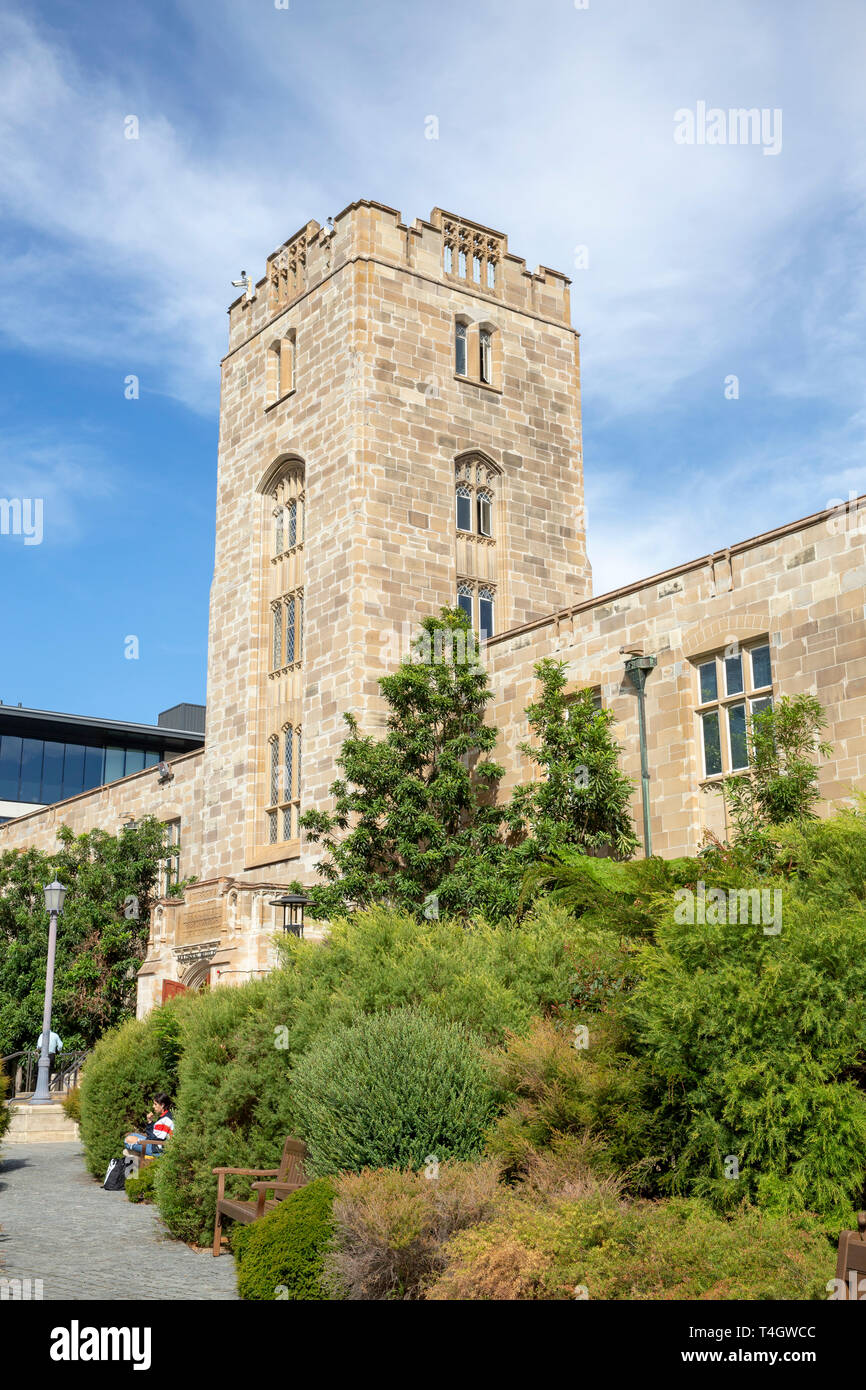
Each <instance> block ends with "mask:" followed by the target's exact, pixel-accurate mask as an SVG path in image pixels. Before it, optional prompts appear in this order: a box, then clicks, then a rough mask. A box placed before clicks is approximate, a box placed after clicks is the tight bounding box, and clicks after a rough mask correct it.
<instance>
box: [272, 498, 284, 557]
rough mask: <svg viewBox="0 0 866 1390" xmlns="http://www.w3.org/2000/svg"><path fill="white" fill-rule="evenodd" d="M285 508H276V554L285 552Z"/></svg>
mask: <svg viewBox="0 0 866 1390" xmlns="http://www.w3.org/2000/svg"><path fill="white" fill-rule="evenodd" d="M283 545H284V542H283V508H282V507H275V508H274V554H275V555H282V553H283Z"/></svg>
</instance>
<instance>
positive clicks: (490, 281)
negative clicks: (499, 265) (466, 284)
mask: <svg viewBox="0 0 866 1390" xmlns="http://www.w3.org/2000/svg"><path fill="white" fill-rule="evenodd" d="M487 288H488V289H489V290H493V289H495V288H496V266H495V264H494V262H493V261H488V262H487Z"/></svg>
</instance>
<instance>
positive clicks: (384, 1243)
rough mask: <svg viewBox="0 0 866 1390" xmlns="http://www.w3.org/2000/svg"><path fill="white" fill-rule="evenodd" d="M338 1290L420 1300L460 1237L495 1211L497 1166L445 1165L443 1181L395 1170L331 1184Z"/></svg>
mask: <svg viewBox="0 0 866 1390" xmlns="http://www.w3.org/2000/svg"><path fill="white" fill-rule="evenodd" d="M334 1186H335V1188H336V1192H337V1198H336V1201H335V1202H334V1225H335V1239H334V1249H333V1252H332V1254H331V1255H330V1256H329V1258H328V1261H327V1267H328V1271H329V1273H330V1277H331V1280H332V1284H333V1287H334V1288H335V1289H336V1290H338V1291H339V1292H340V1293H341V1294H342V1296H344V1297H346V1298H349V1299H353V1300H358V1299H397V1298H420V1297H421V1295H422V1290H423V1287H424V1285H425V1284H426V1282H427V1281H428V1280H429V1279H430V1278H431V1277H432V1276H433V1275H435V1274H437V1273H439V1272H440V1271H441V1269H442V1268H443V1266H444V1259H443V1257H442V1250H443V1247H444V1244H445V1242H446V1240H448V1238H449V1237H450V1236H452V1235H453V1234H454V1233H455V1232H456V1231H461V1230H463V1229H464V1228H465V1227H467V1226H472V1225H476V1224H477V1223H478V1222H480V1221H483V1220H485V1219H486V1218H487V1217H489V1216H490V1215H491V1213H492V1212H493V1211H494V1209H495V1205H496V1201H497V1197H498V1193H499V1188H498V1184H497V1166H496V1164H495V1163H492V1162H490V1161H487V1162H482V1163H442V1164H440V1166H439V1171H438V1177H436V1178H428V1177H427V1176H426V1175H425V1174H424V1173H414V1172H411V1171H407V1172H400V1171H398V1170H396V1169H383V1170H379V1171H377V1172H371V1171H369V1170H367V1171H365V1172H363V1173H359V1174H355V1173H344V1174H342V1175H341V1176H340V1177H339V1178H336V1179H335V1180H334Z"/></svg>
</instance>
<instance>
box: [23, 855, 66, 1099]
mask: <svg viewBox="0 0 866 1390" xmlns="http://www.w3.org/2000/svg"><path fill="white" fill-rule="evenodd" d="M42 891H43V893H44V895H45V911H46V912H47V913H48V922H49V926H48V961H47V963H46V966H45V1007H44V1008H43V1010H42V1047H41V1048H40V1050H39V1072H38V1075H37V1078H36V1090H35V1091H34V1092H33V1096H32V1099H31V1101H30V1104H31V1105H50V1104H51V1096H50V1094H49V1081H50V1079H51V1053H50V1044H51V1003H52V999H53V996H54V959H55V956H56V955H57V918H58V917H59V915H60V913H61V912H62V911H63V902H64V899H65V898H66V889H65V888H64V886H63V884H62V883H61V882H60V881H59V880H58V879H55V880H54V882H53V883H48V884H46V885H45V888H44V889H43V890H42Z"/></svg>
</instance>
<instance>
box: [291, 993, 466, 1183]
mask: <svg viewBox="0 0 866 1390" xmlns="http://www.w3.org/2000/svg"><path fill="white" fill-rule="evenodd" d="M292 1090H293V1108H294V1113H295V1116H296V1122H297V1127H298V1130H299V1132H300V1134H301V1135H302V1136H303V1138H304V1139H305V1140H306V1143H307V1145H308V1148H309V1158H308V1163H307V1166H308V1169H309V1171H310V1172H311V1173H313V1174H317V1175H322V1174H327V1173H338V1172H342V1171H344V1170H346V1169H349V1170H351V1171H353V1172H360V1170H361V1169H362V1168H402V1167H419V1166H420V1165H422V1164H424V1163H426V1162H427V1160H428V1156H430V1155H435V1157H436V1159H438V1161H439V1162H442V1160H444V1159H446V1158H462V1159H468V1158H474V1157H475V1155H476V1154H477V1153H479V1152H480V1150H481V1148H482V1145H483V1140H484V1131H485V1129H486V1127H487V1125H488V1124H489V1122H490V1119H491V1116H492V1110H493V1106H492V1098H491V1092H490V1087H489V1085H488V1082H487V1078H486V1076H485V1070H484V1066H483V1063H482V1061H481V1056H480V1050H479V1045H478V1042H477V1040H476V1039H474V1038H473V1037H472V1036H471V1035H469V1034H467V1032H466V1031H465V1029H463V1028H462V1027H461V1026H460V1025H459V1024H457V1023H447V1022H444V1021H441V1020H439V1019H437V1018H435V1017H434V1016H433V1015H432V1014H429V1013H427V1012H425V1011H424V1010H422V1009H415V1008H407V1009H398V1010H396V1011H395V1012H393V1013H387V1014H386V1013H382V1014H373V1015H371V1016H370V1017H367V1018H360V1019H359V1020H358V1021H357V1022H355V1023H351V1024H348V1025H346V1026H343V1027H341V1028H338V1029H336V1030H335V1031H334V1032H333V1033H331V1034H330V1035H326V1037H325V1038H324V1040H323V1041H321V1042H320V1043H318V1044H317V1045H316V1046H315V1047H314V1048H313V1049H311V1051H310V1052H308V1053H307V1054H306V1055H305V1056H304V1057H302V1058H301V1059H300V1061H299V1062H298V1064H297V1066H296V1067H295V1070H294V1072H293V1073H292Z"/></svg>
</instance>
